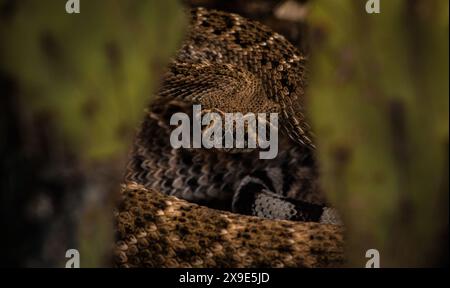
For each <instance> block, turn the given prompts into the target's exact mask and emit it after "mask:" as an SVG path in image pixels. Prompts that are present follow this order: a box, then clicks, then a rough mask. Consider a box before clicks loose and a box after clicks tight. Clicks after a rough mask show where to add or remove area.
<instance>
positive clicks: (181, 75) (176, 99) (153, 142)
mask: <svg viewBox="0 0 450 288" xmlns="http://www.w3.org/2000/svg"><path fill="white" fill-rule="evenodd" d="M305 61H306V59H305V57H303V56H302V55H301V54H300V53H299V52H298V51H297V50H296V49H295V48H294V47H293V46H292V45H291V44H290V43H289V42H288V41H287V40H286V39H285V38H284V37H283V36H281V35H279V34H277V33H274V32H272V31H271V30H270V29H268V28H267V27H265V26H263V25H261V24H259V23H257V22H253V21H250V20H246V19H244V18H243V17H241V16H239V15H235V14H230V13H224V12H219V11H210V10H206V9H203V8H198V9H194V10H192V11H191V22H190V27H189V34H188V37H187V38H186V40H185V42H184V43H183V46H182V48H181V49H180V51H179V52H178V54H177V56H176V58H175V59H174V60H173V61H172V63H171V64H170V66H169V68H168V71H167V73H166V74H165V75H164V77H163V83H162V85H161V88H160V90H159V91H158V93H157V95H156V97H155V98H154V100H153V101H152V103H151V105H150V108H149V109H148V110H147V115H146V118H145V120H144V121H143V123H142V126H141V128H140V130H139V132H138V134H137V137H136V139H135V142H134V147H133V150H132V153H131V156H130V161H129V165H128V170H127V175H126V179H125V184H124V189H123V191H122V198H121V203H120V205H119V207H118V209H117V212H116V220H117V238H118V239H117V243H116V247H115V256H116V257H115V262H116V264H117V265H118V266H121V267H142V266H144V267H146V266H148V267H261V266H263V267H316V266H335V265H338V264H340V263H341V262H342V260H343V259H342V235H341V228H340V227H339V226H338V225H330V224H327V223H331V224H338V223H339V219H338V217H337V215H336V213H335V211H334V210H333V209H331V208H327V207H326V205H325V200H324V197H323V195H322V193H321V191H320V187H319V185H318V182H317V168H316V164H315V160H314V157H313V147H314V144H313V139H312V137H311V135H310V128H309V126H308V125H307V123H306V122H305V117H304V111H303V101H304V100H303V98H304V95H303V94H304V88H305V86H306V83H305ZM193 104H201V105H202V109H203V111H216V112H219V113H224V112H240V113H242V114H246V113H248V112H252V113H269V112H276V113H279V115H280V116H279V117H280V119H279V126H280V131H279V132H280V135H279V152H278V155H277V156H276V157H275V158H274V159H271V160H265V159H259V157H258V151H257V150H256V149H253V150H249V151H247V150H246V151H234V150H231V151H228V150H223V151H220V149H216V150H212V149H185V148H180V149H175V148H172V146H171V145H170V141H169V139H170V133H171V131H172V130H173V129H174V128H175V127H173V126H170V125H169V121H170V117H171V116H172V115H173V114H174V113H176V112H186V113H189V112H190V111H191V109H192V105H193ZM203 111H202V112H203ZM191 116H193V115H191ZM181 199H184V200H181ZM194 203H196V204H194ZM197 204H200V205H201V206H199V205H197ZM227 210H228V211H231V212H233V213H231V212H228V211H227ZM244 214H247V215H244ZM296 221H306V222H296Z"/></svg>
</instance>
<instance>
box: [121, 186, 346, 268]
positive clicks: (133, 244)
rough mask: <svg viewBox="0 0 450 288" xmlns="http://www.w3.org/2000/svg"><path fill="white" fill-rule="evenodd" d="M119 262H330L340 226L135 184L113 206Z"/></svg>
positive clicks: (337, 256) (337, 249) (339, 252)
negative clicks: (239, 210)
mask: <svg viewBox="0 0 450 288" xmlns="http://www.w3.org/2000/svg"><path fill="white" fill-rule="evenodd" d="M116 219H117V221H118V223H117V229H118V231H117V232H118V237H119V239H121V240H119V241H118V242H117V244H116V248H115V262H116V264H117V266H118V267H335V266H338V265H340V264H342V262H343V237H342V228H340V227H339V226H336V225H325V224H318V223H300V222H293V221H284V220H280V221H272V220H267V219H262V218H257V217H252V216H244V215H237V214H233V213H228V212H223V211H218V210H213V209H210V208H207V207H204V206H198V205H196V204H193V203H189V202H186V201H184V200H181V199H178V198H176V197H172V196H166V195H163V194H161V193H159V192H156V191H153V190H148V189H145V188H144V187H143V186H141V185H138V184H128V185H126V186H124V187H123V191H122V203H121V205H120V207H119V209H118V211H117V212H116Z"/></svg>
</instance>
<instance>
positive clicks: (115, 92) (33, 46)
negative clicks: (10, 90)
mask: <svg viewBox="0 0 450 288" xmlns="http://www.w3.org/2000/svg"><path fill="white" fill-rule="evenodd" d="M6 2H11V1H7V0H2V1H0V5H9V6H12V8H10V9H11V10H12V11H11V15H6V16H5V18H4V19H3V21H2V22H4V23H2V25H1V26H0V35H1V37H2V53H1V55H0V57H1V58H0V59H1V63H2V68H3V69H4V70H6V71H7V73H8V74H9V75H11V76H13V77H14V78H15V79H17V80H18V81H19V82H20V88H21V94H22V101H23V102H24V104H25V105H26V107H27V109H29V110H30V113H31V114H32V115H31V117H34V115H39V114H41V115H42V114H50V115H51V117H54V118H55V123H57V125H56V126H57V129H58V130H60V132H61V137H62V138H63V139H66V141H68V143H70V145H72V146H73V149H74V150H79V151H82V152H81V153H79V156H80V157H81V156H82V157H86V158H88V159H94V160H95V159H107V158H109V157H111V156H114V155H116V153H121V152H123V149H124V148H125V147H127V145H129V143H130V139H131V138H129V137H128V138H127V137H124V136H125V135H132V132H133V131H134V128H135V127H136V123H137V122H138V121H139V120H141V119H142V118H141V116H142V110H143V107H145V103H146V102H147V101H148V100H149V98H150V96H151V94H152V93H151V91H152V89H153V88H154V87H153V86H154V83H155V80H157V79H158V77H159V75H158V72H160V69H155V68H158V66H159V67H161V68H162V67H164V65H165V63H166V62H167V60H168V57H169V56H170V55H172V53H173V52H174V50H175V48H176V47H177V45H178V43H179V41H180V36H181V33H180V30H181V29H182V27H183V26H184V25H185V21H184V17H183V15H182V11H181V9H180V7H179V4H178V3H177V2H176V1H156V0H155V1H127V2H124V1H107V2H105V1H100V0H89V1H81V13H80V14H67V13H66V11H65V2H66V1H58V0H44V1H17V3H14V4H8V3H6ZM155 73H156V74H155Z"/></svg>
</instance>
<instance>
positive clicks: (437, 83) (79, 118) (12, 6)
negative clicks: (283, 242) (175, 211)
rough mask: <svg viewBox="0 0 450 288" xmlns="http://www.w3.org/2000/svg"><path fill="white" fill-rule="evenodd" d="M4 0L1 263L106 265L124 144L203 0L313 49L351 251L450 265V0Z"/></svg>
mask: <svg viewBox="0 0 450 288" xmlns="http://www.w3.org/2000/svg"><path fill="white" fill-rule="evenodd" d="M367 2H368V1H365V0H349V1H326V0H308V1H306V0H304V1H295V0H287V1H274V0H248V1H237V0H236V1H235V0H230V1H225V0H223V1H218V0H185V1H175V0H169V1H156V0H154V1H152V0H148V1H137V0H136V1H127V2H126V4H125V3H124V1H119V0H110V1H108V2H107V3H106V1H100V0H90V1H83V0H81V1H80V4H81V7H80V8H81V9H80V10H81V11H80V12H81V13H79V14H68V13H67V12H66V9H65V5H66V1H61V0H41V1H37V0H21V1H14V0H0V24H1V25H0V43H1V44H0V89H1V98H0V155H1V160H2V161H1V166H0V171H1V172H0V188H1V192H0V193H1V194H0V227H2V228H1V233H0V242H1V243H2V245H1V246H0V247H3V251H2V254H1V255H2V256H1V258H0V259H1V260H0V266H5V267H11V266H18V267H64V265H65V262H66V261H67V259H66V258H65V253H66V250H68V249H72V248H74V249H78V250H79V251H80V254H81V255H82V257H81V266H82V267H101V266H110V265H111V262H110V260H111V259H110V257H111V252H110V251H111V247H112V243H113V239H114V234H113V231H114V229H113V224H112V211H113V208H114V205H115V199H116V196H117V194H118V192H119V189H120V181H121V177H122V173H123V171H124V163H125V160H126V155H127V152H128V150H129V148H130V144H131V142H132V140H133V135H134V133H135V131H136V127H137V126H138V123H139V121H140V120H141V119H142V117H143V111H144V108H145V107H146V105H147V103H148V102H149V100H150V99H151V97H152V93H153V91H154V89H155V88H156V87H157V85H158V81H159V78H160V75H161V73H162V71H163V69H164V67H165V66H166V64H167V63H168V61H169V59H170V57H171V56H173V55H174V53H176V49H177V47H179V45H180V43H181V41H182V38H183V35H184V34H185V32H186V31H185V29H186V23H187V19H186V18H185V16H184V15H185V14H184V12H185V9H187V8H189V7H197V6H202V7H205V8H213V9H218V10H222V11H228V12H233V13H238V14H240V15H242V16H245V17H247V18H250V19H254V20H257V21H260V22H262V23H264V24H266V25H268V26H269V27H271V28H272V29H273V30H275V31H276V32H278V33H280V34H282V35H284V36H285V37H286V38H287V39H288V40H290V42H292V43H293V44H294V45H295V46H296V47H297V48H298V49H299V50H300V51H301V52H302V53H303V54H305V55H306V56H307V57H308V58H309V59H310V61H309V63H310V66H309V68H308V70H309V76H308V78H309V80H310V81H309V87H308V90H307V91H308V93H307V95H306V97H307V105H308V107H307V111H309V115H308V117H309V119H310V121H311V123H312V126H313V127H314V131H315V133H316V136H317V144H318V150H317V155H318V158H319V161H320V165H321V169H322V176H323V177H322V182H323V185H324V187H325V188H326V191H327V193H328V196H329V198H330V201H331V202H332V203H333V204H334V205H335V206H336V207H338V209H339V210H340V211H341V213H342V214H343V217H344V222H345V223H346V233H347V235H346V240H347V246H348V247H347V253H348V255H347V256H348V259H349V260H348V265H349V266H356V267H364V263H365V261H366V259H364V258H362V257H361V255H364V254H365V251H366V250H368V249H372V248H375V249H377V250H379V251H380V254H381V265H382V267H386V266H389V267H391V266H392V267H399V266H400V267H404V266H414V267H422V266H448V219H449V217H448V216H449V215H448V191H449V190H448V106H449V105H448V104H449V103H448V101H449V96H448V95H449V94H448V35H449V34H448V32H449V31H448V27H449V25H448V5H449V4H448V1H446V0H433V1H425V0H414V1H407V0H391V1H380V2H381V7H380V13H373V14H368V13H367V11H366V4H367Z"/></svg>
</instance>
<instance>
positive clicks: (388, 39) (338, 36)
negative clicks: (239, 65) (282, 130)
mask: <svg viewBox="0 0 450 288" xmlns="http://www.w3.org/2000/svg"><path fill="white" fill-rule="evenodd" d="M365 3H366V1H358V0H355V1H320V0H318V1H314V2H312V4H313V5H312V7H311V8H312V9H311V11H312V15H311V18H310V20H311V25H312V27H313V30H312V40H313V43H312V45H313V49H312V51H313V53H312V54H313V58H312V67H311V70H312V72H311V74H312V75H311V78H312V79H311V82H310V87H309V90H308V91H309V92H308V93H309V94H308V99H309V104H310V105H309V109H310V116H311V118H312V120H313V127H314V130H315V132H316V133H317V142H318V147H319V148H318V155H319V158H320V162H321V166H322V169H323V183H324V186H325V190H326V191H327V192H328V196H329V197H330V199H331V201H332V203H334V204H335V205H336V206H337V207H338V208H339V210H340V211H341V212H342V213H343V216H344V220H345V221H344V222H345V224H346V228H347V232H348V233H347V243H348V249H347V251H348V253H349V265H352V266H357V267H364V263H365V262H366V261H367V260H368V259H365V251H366V250H368V249H371V248H375V249H378V250H379V252H380V255H381V265H382V266H383V267H389V266H428V265H440V264H443V262H445V261H448V259H447V258H446V257H448V254H447V253H448V242H447V241H448V128H449V127H448V117H449V114H448V107H449V96H448V95H449V94H448V93H449V89H448V76H449V75H448V48H449V47H448V9H449V7H448V5H449V3H448V1H441V0H435V1H424V0H418V1H406V0H391V1H381V13H380V14H367V13H366V11H365ZM447 263H448V262H447Z"/></svg>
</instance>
